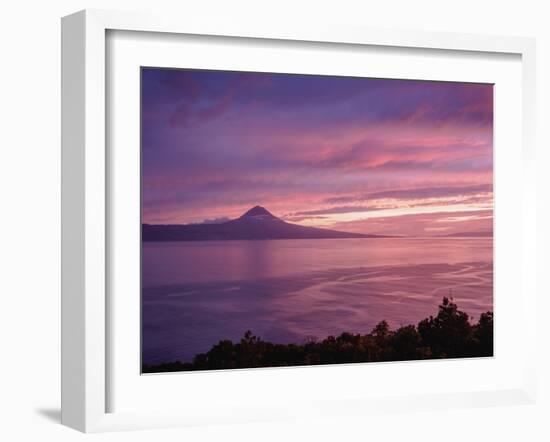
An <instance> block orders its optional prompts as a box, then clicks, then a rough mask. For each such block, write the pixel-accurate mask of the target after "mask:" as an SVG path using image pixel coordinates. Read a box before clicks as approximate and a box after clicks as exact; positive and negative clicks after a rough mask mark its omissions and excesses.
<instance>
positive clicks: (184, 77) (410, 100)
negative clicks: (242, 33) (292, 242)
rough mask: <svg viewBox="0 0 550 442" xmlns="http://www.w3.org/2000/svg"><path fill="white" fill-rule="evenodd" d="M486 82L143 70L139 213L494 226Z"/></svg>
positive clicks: (324, 223) (405, 226) (181, 220)
mask: <svg viewBox="0 0 550 442" xmlns="http://www.w3.org/2000/svg"><path fill="white" fill-rule="evenodd" d="M492 182H493V86H492V85H490V84H471V83H451V82H430V81H413V80H386V79H369V78H349V77H328V76H312V75H288V74H265V73H248V72H224V71H202V70H176V69H159V68H144V69H142V217H143V222H145V223H151V224H188V223H201V222H218V221H221V220H226V219H232V218H237V217H238V216H240V215H241V214H242V213H244V212H245V211H246V210H248V209H250V208H251V207H253V206H255V205H261V206H263V207H265V208H267V209H268V210H269V211H271V212H272V213H273V214H274V215H276V216H278V217H280V218H282V219H284V220H285V221H288V222H293V223H297V224H302V225H310V226H318V227H326V228H332V229H338V230H343V231H350V232H361V233H374V234H390V235H406V236H409V235H412V236H433V235H448V234H455V233H462V232H491V231H492V222H493V184H492Z"/></svg>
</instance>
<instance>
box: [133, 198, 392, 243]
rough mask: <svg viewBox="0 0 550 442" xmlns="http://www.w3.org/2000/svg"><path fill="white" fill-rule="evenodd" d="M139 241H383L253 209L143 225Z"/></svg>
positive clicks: (256, 208) (262, 209) (381, 236)
mask: <svg viewBox="0 0 550 442" xmlns="http://www.w3.org/2000/svg"><path fill="white" fill-rule="evenodd" d="M141 235H142V240H143V241H222V240H262V239H330V238H387V237H388V236H385V235H370V234H361V233H352V232H341V231H338V230H330V229H322V228H319V227H308V226H301V225H298V224H292V223H289V222H286V221H283V220H282V219H280V218H277V217H276V216H275V215H273V214H272V213H271V212H269V211H268V210H267V209H265V208H264V207H262V206H255V207H253V208H252V209H250V210H248V211H247V212H245V213H244V214H243V215H241V216H240V217H239V218H236V219H232V220H230V221H225V222H222V223H218V224H143V225H142V231H141Z"/></svg>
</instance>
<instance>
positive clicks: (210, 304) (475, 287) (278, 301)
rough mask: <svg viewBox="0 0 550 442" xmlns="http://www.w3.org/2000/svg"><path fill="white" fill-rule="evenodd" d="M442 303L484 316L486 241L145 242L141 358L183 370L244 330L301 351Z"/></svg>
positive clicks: (409, 319)
mask: <svg viewBox="0 0 550 442" xmlns="http://www.w3.org/2000/svg"><path fill="white" fill-rule="evenodd" d="M449 295H450V296H452V297H453V298H454V300H455V302H456V303H457V304H458V306H459V308H460V309H461V310H463V311H466V312H467V313H469V314H470V315H471V316H472V318H473V320H474V321H477V319H478V318H479V315H480V313H482V312H485V311H487V310H492V309H493V243H492V239H491V238H441V239H439V238H406V239H404V238H377V239H323V240H266V241H197V242H158V243H150V242H148V243H144V244H143V249H142V358H143V362H144V363H147V364H157V363H161V362H169V361H175V360H180V361H190V360H191V359H192V358H193V356H195V355H196V354H197V353H201V352H206V351H208V350H209V349H210V348H211V347H212V345H214V344H216V343H217V342H218V341H220V340H221V339H231V340H233V341H234V342H235V341H238V340H239V339H240V338H241V337H242V336H243V334H244V332H245V331H247V330H251V331H252V332H253V333H254V334H255V335H257V336H260V337H261V338H263V339H265V340H268V341H271V342H277V343H290V342H295V343H302V342H304V341H306V340H307V339H310V338H317V339H323V338H325V337H327V336H328V335H338V334H340V333H342V332H344V331H348V332H352V333H367V332H369V331H371V330H372V328H373V327H374V326H375V325H376V324H377V323H378V322H380V321H381V320H384V319H385V320H387V321H388V322H389V324H390V326H392V327H398V326H400V325H406V324H416V323H417V322H418V321H419V320H421V319H423V318H425V317H427V316H429V315H435V314H436V313H437V306H438V304H439V303H440V302H441V300H442V298H443V296H449Z"/></svg>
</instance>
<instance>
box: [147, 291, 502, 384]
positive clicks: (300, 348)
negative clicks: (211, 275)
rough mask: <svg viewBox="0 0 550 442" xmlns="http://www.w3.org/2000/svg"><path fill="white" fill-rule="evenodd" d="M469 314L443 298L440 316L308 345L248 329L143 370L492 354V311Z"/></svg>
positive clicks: (383, 324) (222, 367)
mask: <svg viewBox="0 0 550 442" xmlns="http://www.w3.org/2000/svg"><path fill="white" fill-rule="evenodd" d="M468 318H469V317H468V315H467V314H466V313H464V312H462V311H460V310H458V307H457V305H456V304H455V303H454V302H453V300H452V298H451V299H449V298H443V302H442V303H441V305H439V311H438V313H437V316H435V317H433V316H430V317H429V318H426V319H423V320H422V321H420V322H419V323H418V325H417V326H414V325H407V326H403V327H400V328H398V329H397V330H390V328H389V326H388V323H387V322H386V321H382V322H380V323H379V324H378V325H377V326H376V327H374V329H373V330H372V331H371V332H370V333H367V334H364V335H361V334H352V333H342V334H341V335H340V336H337V337H334V336H329V337H328V338H326V339H324V340H322V341H315V340H311V341H309V342H306V343H304V344H273V343H271V342H266V341H263V340H262V339H261V338H259V337H257V336H254V335H253V334H252V332H250V331H247V332H246V333H245V334H244V337H243V338H242V339H241V340H240V342H238V343H233V342H232V341H230V340H223V341H220V342H219V343H218V344H216V345H214V346H213V347H212V348H211V349H210V350H209V351H208V352H207V353H201V354H198V355H196V356H195V357H194V359H193V362H188V363H183V362H180V361H175V362H170V363H164V364H160V365H155V366H148V365H144V366H143V372H144V373H160V372H172V371H191V370H220V369H229V368H251V367H284V366H296V365H318V364H345V363H352V362H383V361H408V360H416V359H437V358H463V357H481V356H492V355H493V312H486V313H483V314H481V316H480V318H479V321H478V322H477V323H476V324H470V322H469V319H468Z"/></svg>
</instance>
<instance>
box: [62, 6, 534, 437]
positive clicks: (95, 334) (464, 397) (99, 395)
mask: <svg viewBox="0 0 550 442" xmlns="http://www.w3.org/2000/svg"><path fill="white" fill-rule="evenodd" d="M110 31H141V32H155V33H163V34H177V35H201V36H219V37H240V38H249V39H250V38H251V39H269V40H274V41H286V42H287V43H288V42H290V43H292V42H313V43H338V44H341V45H369V46H377V47H380V48H391V47H399V48H404V49H407V48H408V49H415V48H416V49H419V48H425V49H436V50H442V51H468V52H474V53H476V54H478V55H479V56H483V54H487V53H497V54H514V55H516V56H519V57H521V75H522V86H521V88H522V90H521V96H522V98H521V100H522V114H521V115H522V121H518V122H517V124H518V125H519V126H521V159H522V165H521V167H522V170H521V171H517V170H516V171H510V173H512V174H516V176H517V179H518V180H521V201H520V204H521V214H520V215H518V216H520V217H521V250H520V253H519V255H518V257H517V259H518V262H521V272H520V273H521V305H519V304H518V308H521V309H523V311H524V312H523V313H524V316H523V318H525V317H527V316H532V317H535V316H536V304H537V297H536V286H535V282H534V281H535V277H534V273H535V268H536V266H535V262H534V261H535V247H536V238H535V223H536V214H535V200H536V198H535V194H536V193H535V174H534V142H535V138H534V137H535V134H534V130H535V128H534V121H535V118H534V109H535V42H534V40H533V39H529V38H519V37H494V36H480V35H465V34H451V33H428V32H417V31H399V32H394V31H388V30H375V29H362V28H349V27H345V26H336V25H334V26H327V25H313V24H307V25H305V24H304V26H301V27H293V26H290V25H284V24H275V23H272V24H269V22H267V23H266V22H262V23H259V22H255V23H250V22H247V21H245V20H242V21H239V22H235V21H232V22H223V23H222V22H213V21H211V20H208V19H206V18H200V17H166V16H153V15H151V14H138V13H125V12H112V11H100V10H86V11H81V12H78V13H76V14H73V15H70V16H67V17H65V18H63V20H62V55H63V59H62V123H63V127H62V423H63V424H65V425H67V426H69V427H72V428H75V429H78V430H80V431H84V432H96V431H111V430H124V429H138V428H155V427H167V426H183V425H191V424H194V425H196V424H205V423H210V422H244V421H251V420H252V421H253V420H266V419H269V420H271V419H279V418H285V417H289V416H294V417H301V416H304V417H311V416H328V415H330V414H363V413H369V412H371V411H375V410H384V411H390V412H391V411H399V410H407V409H411V408H416V409H419V408H421V409H432V408H433V409H436V408H451V407H469V406H486V405H498V404H509V403H530V402H532V401H534V398H535V393H536V382H535V371H536V354H535V347H534V339H528V338H529V337H532V336H533V335H534V331H535V324H534V322H530V323H527V321H523V322H522V323H521V325H522V330H523V332H524V336H525V337H526V339H525V341H524V342H526V343H527V344H526V348H525V352H524V356H522V357H523V359H524V360H522V361H521V363H522V366H523V372H522V376H521V381H520V384H517V385H516V384H514V385H510V386H506V388H500V389H496V388H492V389H489V390H483V389H477V390H473V391H464V392H461V393H456V392H455V393H448V392H441V393H430V394H425V395H412V396H411V395H409V396H407V395H401V396H400V395H395V394H392V395H388V396H381V397H378V398H377V399H376V401H373V399H372V398H369V397H357V398H347V397H341V398H338V397H337V394H336V396H334V395H333V396H331V397H327V398H325V399H323V400H321V399H316V400H315V401H312V402H310V403H309V404H308V407H306V406H305V405H304V404H302V403H294V404H291V403H289V404H287V405H288V406H286V407H281V406H280V404H274V405H273V406H257V407H255V406H254V404H252V403H251V402H248V403H246V402H243V403H240V404H237V406H236V407H235V410H236V412H235V413H233V414H231V413H227V414H223V413H217V412H216V411H212V412H211V413H209V412H208V411H207V410H206V409H201V408H200V407H198V408H197V412H196V413H193V414H192V415H191V414H190V413H189V412H188V411H187V412H186V411H185V409H182V410H181V411H178V410H172V411H166V410H156V411H152V410H151V411H132V412H109V408H110V407H109V404H108V396H109V391H110V389H112V388H113V385H111V382H110V377H109V375H108V373H109V366H110V363H111V358H112V356H113V355H112V354H111V348H110V344H109V339H108V336H109V330H108V328H109V326H110V321H111V320H112V318H111V312H110V311H109V299H108V287H109V281H108V279H109V275H108V270H107V269H108V260H109V248H108V247H107V245H108V244H109V241H111V239H112V238H110V237H109V235H110V234H111V233H112V231H110V230H109V229H108V228H107V224H108V223H107V221H106V220H107V219H108V218H109V216H110V210H111V208H112V207H111V206H110V204H111V203H112V201H111V199H110V197H109V185H108V179H109V176H108V173H107V169H108V155H107V148H108V146H107V132H106V120H107V115H108V112H109V110H108V107H107V103H108V100H107V93H108V85H107V82H106V66H107V63H108V62H109V61H108V59H107V56H108V55H109V54H108V51H107V45H106V35H107V33H108V32H110ZM519 126H518V127H519ZM518 149H519V146H518ZM518 302H519V301H518ZM497 321H498V318H497ZM441 363H445V362H441ZM334 369H335V370H338V368H337V367H336V368H334ZM287 372H288V370H287ZM264 373H265V372H264ZM270 373H271V374H268V375H269V376H275V372H274V371H273V370H272V371H271V372H270ZM211 376H222V374H211ZM264 376H265V375H264ZM210 379H213V378H210ZM241 379H242V377H241Z"/></svg>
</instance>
